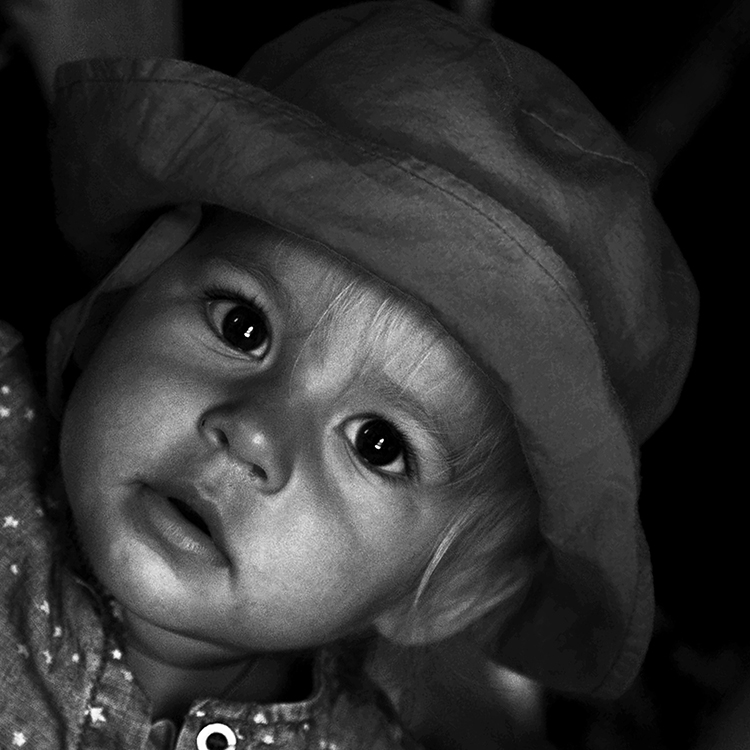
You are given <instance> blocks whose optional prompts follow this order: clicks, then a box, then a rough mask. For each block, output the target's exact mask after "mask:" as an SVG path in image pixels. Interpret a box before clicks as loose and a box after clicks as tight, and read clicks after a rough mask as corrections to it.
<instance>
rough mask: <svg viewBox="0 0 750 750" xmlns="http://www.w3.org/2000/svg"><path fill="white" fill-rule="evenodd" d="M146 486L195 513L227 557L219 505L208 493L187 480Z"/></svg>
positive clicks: (156, 482) (160, 482)
mask: <svg viewBox="0 0 750 750" xmlns="http://www.w3.org/2000/svg"><path fill="white" fill-rule="evenodd" d="M148 484H149V485H150V486H151V488H152V489H154V490H155V491H156V492H157V493H159V494H160V495H162V496H163V497H165V498H166V499H167V500H179V501H181V502H182V503H184V504H185V505H187V506H188V507H189V508H190V509H191V510H192V511H193V512H195V513H197V514H198V515H199V516H200V517H201V519H202V520H203V521H204V522H205V524H206V526H207V527H208V532H209V534H210V536H211V541H212V542H213V543H214V545H215V546H216V548H217V549H218V550H219V552H221V554H223V555H224V557H228V554H227V551H228V546H227V538H226V534H225V524H224V521H223V519H222V515H221V504H220V503H219V502H218V501H217V500H216V499H215V498H214V497H213V496H212V495H211V494H210V493H208V492H204V491H201V490H200V489H199V487H198V483H197V482H191V481H187V480H167V481H154V482H148Z"/></svg>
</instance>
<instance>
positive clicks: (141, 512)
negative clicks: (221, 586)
mask: <svg viewBox="0 0 750 750" xmlns="http://www.w3.org/2000/svg"><path fill="white" fill-rule="evenodd" d="M138 499H139V502H138V503H136V512H135V520H136V523H137V525H138V526H140V527H141V529H143V530H144V531H145V532H146V533H147V534H148V536H150V537H152V538H153V537H155V538H156V539H157V540H158V541H159V542H160V543H161V545H162V546H166V547H167V548H168V549H170V550H176V551H178V552H180V553H183V554H186V555H189V556H191V557H193V558H195V559H198V560H201V562H203V563H205V564H207V565H213V566H216V567H225V566H226V565H227V564H228V561H227V559H226V558H225V557H224V555H222V554H221V552H219V550H218V549H217V547H216V545H215V544H214V543H213V541H212V539H211V537H210V536H208V534H204V533H203V532H202V531H201V530H200V529H199V528H198V527H197V526H195V525H194V524H192V523H190V521H188V520H187V519H186V518H185V516H183V515H182V513H180V512H179V511H178V510H177V508H175V506H174V505H172V503H171V502H170V501H169V500H168V499H167V498H166V497H164V496H163V495H160V494H159V493H158V492H155V491H154V490H153V489H151V488H150V487H148V486H147V485H144V486H143V487H142V489H141V491H140V492H139V498H138Z"/></svg>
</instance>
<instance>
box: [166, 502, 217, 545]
mask: <svg viewBox="0 0 750 750" xmlns="http://www.w3.org/2000/svg"><path fill="white" fill-rule="evenodd" d="M167 499H168V500H169V502H170V503H172V505H174V507H175V508H176V509H177V510H178V511H179V512H180V514H181V515H182V516H183V517H184V518H185V520H187V521H189V522H190V523H191V524H193V526H196V527H197V528H199V529H200V530H201V531H202V532H203V533H204V534H205V535H206V536H208V537H211V531H210V529H209V528H208V524H207V523H206V522H205V521H204V520H203V516H201V514H200V513H198V511H196V510H195V509H193V508H191V507H190V506H189V505H188V504H187V503H186V502H185V501H184V500H180V499H179V498H177V497H169V498H167Z"/></svg>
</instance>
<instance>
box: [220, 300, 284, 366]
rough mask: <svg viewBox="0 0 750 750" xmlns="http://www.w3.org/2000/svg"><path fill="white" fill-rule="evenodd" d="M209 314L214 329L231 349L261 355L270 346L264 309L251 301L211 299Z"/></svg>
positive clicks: (269, 334)
mask: <svg viewBox="0 0 750 750" xmlns="http://www.w3.org/2000/svg"><path fill="white" fill-rule="evenodd" d="M208 315H209V317H210V319H211V322H212V324H213V325H214V327H215V329H216V330H217V332H218V333H219V334H220V335H221V337H222V338H223V339H224V341H226V342H227V344H229V346H231V347H232V348H234V349H239V350H240V351H241V352H244V353H245V354H250V355H252V356H253V357H255V358H256V359H262V358H263V357H264V356H265V355H266V354H267V353H268V349H269V348H270V346H271V332H270V331H269V328H268V321H267V320H266V316H265V314H264V313H263V311H262V310H261V309H260V308H259V307H258V306H257V305H255V304H253V303H251V302H244V301H243V302H237V301H234V300H227V299H224V300H214V301H211V302H209V303H208Z"/></svg>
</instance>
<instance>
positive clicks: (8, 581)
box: [0, 322, 417, 750]
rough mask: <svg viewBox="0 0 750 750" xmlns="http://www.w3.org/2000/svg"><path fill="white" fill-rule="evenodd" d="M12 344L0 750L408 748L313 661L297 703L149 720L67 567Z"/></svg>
mask: <svg viewBox="0 0 750 750" xmlns="http://www.w3.org/2000/svg"><path fill="white" fill-rule="evenodd" d="M20 344H21V338H20V336H19V335H18V334H17V333H16V332H15V331H14V330H13V329H11V328H10V327H8V326H5V325H4V324H2V322H0V747H1V748H3V750H12V749H13V748H23V747H25V748H28V749H29V750H31V749H32V748H33V749H34V750H58V749H59V750H62V749H63V748H65V750H73V749H75V750H99V749H101V750H104V749H105V748H106V750H116V749H122V750H136V749H138V748H142V749H143V750H146V749H148V750H172V749H175V750H188V748H190V749H191V750H195V749H196V748H197V749H198V750H232V749H233V748H237V750H251V749H252V750H255V749H256V748H264V749H265V748H284V749H285V750H301V749H302V748H310V749H312V748H316V750H325V749H326V748H327V749H328V750H349V749H350V748H352V749H354V748H368V749H369V748H372V749H373V750H392V749H395V748H410V749H414V748H416V747H417V746H416V744H415V743H414V742H413V741H412V740H411V739H410V738H409V737H408V736H406V734H405V733H404V732H403V730H402V729H401V727H400V725H399V723H398V721H397V720H396V718H395V716H394V714H393V712H392V709H391V708H390V706H389V704H388V703H387V701H386V699H385V698H384V697H383V695H382V694H381V693H380V692H379V691H378V690H377V689H376V688H375V687H374V686H373V685H370V684H369V683H366V682H365V681H364V680H362V681H361V682H362V684H361V686H359V687H358V688H357V689H356V690H352V689H349V684H348V683H347V688H346V689H345V688H344V687H343V682H344V680H343V679H342V677H341V675H340V670H339V669H338V668H337V661H336V658H335V657H334V656H333V654H332V652H330V651H326V650H323V651H322V652H321V653H320V654H319V655H318V657H317V658H316V664H315V678H314V688H313V691H312V695H311V696H310V697H309V698H308V699H306V700H303V701H300V702H296V703H276V704H258V703H235V702H230V701H225V700H218V699H204V700H198V701H195V702H194V703H193V704H192V706H191V708H190V710H189V712H188V714H187V715H186V717H185V719H184V722H183V723H182V725H181V726H179V727H178V726H176V725H175V724H174V723H173V722H171V721H169V720H166V719H162V720H159V721H156V722H153V721H152V719H151V707H150V704H149V701H148V698H147V697H146V696H145V694H144V693H143V691H142V690H141V688H140V687H139V685H138V684H137V682H136V681H135V680H134V678H133V674H132V673H131V671H130V670H129V669H128V667H127V665H126V663H125V661H124V653H123V647H122V644H121V641H120V640H119V639H118V637H117V627H116V624H117V622H116V617H114V615H113V612H112V608H111V607H110V606H108V605H107V603H106V601H105V600H104V599H103V598H102V597H101V596H100V595H99V594H98V593H97V592H96V591H95V590H94V588H93V587H92V586H91V585H90V584H89V583H87V582H86V580H85V578H84V577H82V576H78V575H76V574H75V573H74V572H73V571H72V570H71V569H70V568H69V567H68V565H67V564H66V562H65V559H66V556H65V555H64V554H62V551H61V548H60V543H59V541H58V535H57V534H56V533H55V528H54V526H53V522H52V519H53V518H54V517H55V508H54V502H53V501H51V500H50V498H49V497H48V496H45V493H43V492H42V491H41V490H40V488H39V484H38V477H39V476H40V475H41V474H42V472H43V470H44V466H45V463H47V462H48V457H47V449H46V448H45V444H46V442H47V440H48V433H49V430H48V429H47V426H48V424H49V423H48V422H47V417H46V409H45V406H44V403H43V401H42V400H41V399H40V398H39V396H38V394H37V393H36V391H35V389H34V387H33V384H32V381H31V378H30V376H29V373H28V370H27V369H26V366H25V358H24V356H23V350H22V347H21V346H20Z"/></svg>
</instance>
